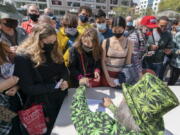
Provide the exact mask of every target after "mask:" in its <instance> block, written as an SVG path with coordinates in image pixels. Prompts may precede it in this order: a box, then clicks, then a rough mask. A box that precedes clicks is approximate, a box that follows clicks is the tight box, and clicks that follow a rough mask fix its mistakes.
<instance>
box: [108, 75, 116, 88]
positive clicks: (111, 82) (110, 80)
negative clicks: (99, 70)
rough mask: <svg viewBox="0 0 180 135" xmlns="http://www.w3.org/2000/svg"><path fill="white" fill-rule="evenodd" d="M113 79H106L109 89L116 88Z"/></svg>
mask: <svg viewBox="0 0 180 135" xmlns="http://www.w3.org/2000/svg"><path fill="white" fill-rule="evenodd" d="M114 80H115V79H114V78H111V77H110V79H108V83H109V85H110V86H111V87H116V84H115V83H114Z"/></svg>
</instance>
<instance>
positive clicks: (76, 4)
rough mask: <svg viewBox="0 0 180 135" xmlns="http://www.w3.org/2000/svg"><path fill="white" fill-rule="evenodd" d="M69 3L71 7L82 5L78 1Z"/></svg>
mask: <svg viewBox="0 0 180 135" xmlns="http://www.w3.org/2000/svg"><path fill="white" fill-rule="evenodd" d="M67 5H68V6H69V7H80V3H78V2H68V3H67Z"/></svg>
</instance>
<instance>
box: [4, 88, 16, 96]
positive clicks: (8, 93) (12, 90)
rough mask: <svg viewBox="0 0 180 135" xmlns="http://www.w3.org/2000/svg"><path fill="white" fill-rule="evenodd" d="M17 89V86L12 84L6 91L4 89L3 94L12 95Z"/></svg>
mask: <svg viewBox="0 0 180 135" xmlns="http://www.w3.org/2000/svg"><path fill="white" fill-rule="evenodd" d="M18 89H19V86H14V87H12V88H10V89H9V90H8V91H6V92H5V94H6V95H7V96H14V95H15V94H16V93H17V91H18Z"/></svg>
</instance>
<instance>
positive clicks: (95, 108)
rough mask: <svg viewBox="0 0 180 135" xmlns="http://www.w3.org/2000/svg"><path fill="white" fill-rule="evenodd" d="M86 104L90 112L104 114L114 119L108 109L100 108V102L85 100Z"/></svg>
mask: <svg viewBox="0 0 180 135" xmlns="http://www.w3.org/2000/svg"><path fill="white" fill-rule="evenodd" d="M87 104H88V107H89V109H90V110H91V111H92V112H106V113H107V114H108V115H109V116H111V117H112V118H114V115H113V113H112V112H111V111H110V110H109V109H108V108H105V107H103V106H102V100H97V99H87Z"/></svg>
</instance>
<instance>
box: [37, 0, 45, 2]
mask: <svg viewBox="0 0 180 135" xmlns="http://www.w3.org/2000/svg"><path fill="white" fill-rule="evenodd" d="M38 1H39V2H46V0H38Z"/></svg>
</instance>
